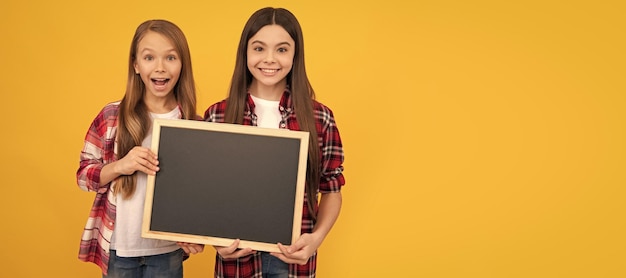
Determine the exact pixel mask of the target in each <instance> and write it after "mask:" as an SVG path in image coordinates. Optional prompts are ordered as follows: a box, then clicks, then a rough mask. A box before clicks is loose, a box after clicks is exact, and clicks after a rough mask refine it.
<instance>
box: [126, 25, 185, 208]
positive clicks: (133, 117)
mask: <svg viewBox="0 0 626 278" xmlns="http://www.w3.org/2000/svg"><path fill="white" fill-rule="evenodd" d="M148 32H156V33H159V34H161V35H163V36H164V37H166V38H168V39H169V40H170V41H171V42H172V44H173V45H174V48H175V50H176V52H177V53H178V54H179V55H180V59H181V63H182V68H181V72H180V77H179V79H178V82H177V83H176V85H175V86H174V89H173V93H174V96H175V98H176V102H177V103H178V106H179V108H180V110H181V113H182V118H183V119H195V118H196V86H195V82H194V79H193V71H192V67H191V53H190V51H189V45H188V44H187V39H186V38H185V35H184V33H183V31H182V30H181V29H180V28H178V26H176V25H175V24H174V23H172V22H169V21H166V20H148V21H146V22H143V23H142V24H140V25H139V27H137V30H136V31H135V35H134V36H133V40H132V43H131V46H130V57H129V60H128V82H127V85H126V93H125V94H124V98H123V99H122V101H121V103H120V110H119V119H118V130H117V157H116V158H117V159H121V158H122V157H124V156H126V154H128V152H129V151H130V150H131V149H132V148H134V147H135V146H141V143H142V141H143V139H144V138H145V137H146V136H147V134H148V132H149V130H150V126H151V125H152V122H151V120H150V115H149V112H148V108H147V107H146V104H145V103H144V101H143V97H144V94H145V90H146V87H145V85H144V83H143V81H142V80H141V77H140V76H139V75H138V74H136V73H135V68H134V65H135V61H136V59H137V46H138V44H139V41H141V39H142V38H143V37H144V35H145V34H146V33H148ZM136 183H137V179H136V175H135V174H133V175H123V176H120V177H118V178H117V185H116V189H115V193H120V194H121V195H122V197H123V198H129V197H130V196H132V195H133V194H134V193H135V187H136Z"/></svg>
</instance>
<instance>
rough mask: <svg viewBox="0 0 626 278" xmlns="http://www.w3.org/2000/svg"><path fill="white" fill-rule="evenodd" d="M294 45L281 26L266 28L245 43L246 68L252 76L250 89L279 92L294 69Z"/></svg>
mask: <svg viewBox="0 0 626 278" xmlns="http://www.w3.org/2000/svg"><path fill="white" fill-rule="evenodd" d="M295 47H296V45H295V42H294V40H293V39H292V38H291V36H289V33H287V31H285V29H284V28H283V27H281V26H280V25H266V26H264V27H263V28H261V29H260V30H259V31H258V32H257V33H256V34H254V36H252V37H251V38H250V40H248V50H247V56H248V60H247V65H248V70H249V71H250V73H252V76H253V77H254V79H253V80H252V84H251V86H250V87H251V88H253V87H254V88H257V89H259V90H268V89H269V90H272V91H279V92H280V93H281V94H282V90H284V89H285V87H286V84H287V80H286V79H285V78H286V77H287V75H288V74H289V72H290V71H291V67H292V66H293V57H294V54H295ZM273 89H275V90H273Z"/></svg>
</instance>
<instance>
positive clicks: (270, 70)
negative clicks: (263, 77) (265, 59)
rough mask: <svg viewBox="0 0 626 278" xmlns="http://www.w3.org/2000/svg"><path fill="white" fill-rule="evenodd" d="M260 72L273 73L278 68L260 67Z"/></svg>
mask: <svg viewBox="0 0 626 278" xmlns="http://www.w3.org/2000/svg"><path fill="white" fill-rule="evenodd" d="M261 71H262V72H267V73H275V72H277V71H278V69H261Z"/></svg>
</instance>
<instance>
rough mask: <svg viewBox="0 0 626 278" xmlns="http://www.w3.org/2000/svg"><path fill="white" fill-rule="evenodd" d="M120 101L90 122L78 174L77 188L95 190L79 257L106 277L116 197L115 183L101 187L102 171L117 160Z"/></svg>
mask: <svg viewBox="0 0 626 278" xmlns="http://www.w3.org/2000/svg"><path fill="white" fill-rule="evenodd" d="M118 111H119V102H114V103H110V104H108V105H106V106H105V107H104V108H103V109H102V111H100V113H98V115H97V116H96V118H95V119H94V120H93V122H92V123H91V126H90V127H89V130H88V131H87V135H86V136H85V145H84V147H83V150H82V151H81V153H80V166H79V167H78V171H77V172H76V180H77V182H78V187H80V188H81V189H82V190H85V191H95V192H96V198H95V200H94V202H93V205H92V207H91V211H90V212H89V218H88V219H87V224H86V225H85V230H84V231H83V236H82V238H81V241H80V250H79V253H78V258H79V259H80V260H81V261H85V262H93V263H95V264H96V265H98V266H99V267H100V268H101V269H102V273H103V274H105V275H106V274H107V268H108V265H109V247H110V242H111V235H112V234H113V228H114V226H115V196H113V194H109V193H110V192H111V190H110V189H111V186H112V184H113V182H111V183H108V184H100V171H101V170H102V167H104V165H106V164H108V163H111V162H113V161H115V135H116V134H117V114H118Z"/></svg>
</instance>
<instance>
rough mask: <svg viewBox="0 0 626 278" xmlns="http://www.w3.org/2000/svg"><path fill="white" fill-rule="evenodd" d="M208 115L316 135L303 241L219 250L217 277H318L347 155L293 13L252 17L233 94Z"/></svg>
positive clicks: (211, 118) (337, 205) (262, 13)
mask: <svg viewBox="0 0 626 278" xmlns="http://www.w3.org/2000/svg"><path fill="white" fill-rule="evenodd" d="M204 117H205V120H206V121H210V122H224V123H234V124H242V125H252V126H259V127H266V128H285V129H290V130H301V131H307V132H309V135H310V136H309V138H310V142H309V151H308V167H307V176H306V190H305V200H304V207H303V215H302V234H301V236H300V237H299V239H298V240H297V241H296V242H295V243H292V244H291V245H290V246H284V245H282V244H280V243H278V247H279V249H280V250H281V252H280V253H266V252H257V251H255V250H251V249H250V248H244V249H238V245H239V240H236V241H235V242H234V243H233V244H232V245H231V246H228V247H218V246H215V249H216V250H217V254H216V263H215V276H216V277H314V276H315V273H316V258H317V249H318V247H319V246H320V245H321V244H322V242H323V240H324V238H325V237H326V235H327V234H328V233H329V231H330V230H331V228H332V226H333V225H334V223H335V221H336V220H337V218H338V216H339V212H340V210H341V202H342V198H341V188H342V186H343V185H344V184H345V180H344V177H343V166H342V163H343V159H344V157H343V147H342V143H341V138H340V136H339V131H338V129H337V126H336V123H335V119H334V116H333V113H332V111H331V110H330V109H329V108H328V107H327V106H325V105H323V104H322V103H320V102H318V101H316V100H315V93H314V91H313V88H312V86H311V84H310V82H309V79H308V77H307V74H306V68H305V65H304V39H303V36H302V29H301V27H300V24H299V22H298V20H297V19H296V17H295V16H294V15H293V14H292V13H291V12H290V11H288V10H286V9H282V8H263V9H260V10H258V11H256V12H255V13H254V14H253V15H252V16H251V17H250V18H249V19H248V22H247V23H246V25H245V27H244V29H243V32H242V34H241V39H240V41H239V46H238V50H237V58H236V64H235V71H234V73H233V77H232V81H231V85H230V92H229V94H228V97H227V98H226V99H225V100H222V101H220V102H218V103H215V104H213V105H212V106H210V107H209V108H208V109H207V110H206V112H205V114H204ZM269 159H270V158H268V160H269ZM269 163H271V162H269ZM318 196H319V199H318Z"/></svg>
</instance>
